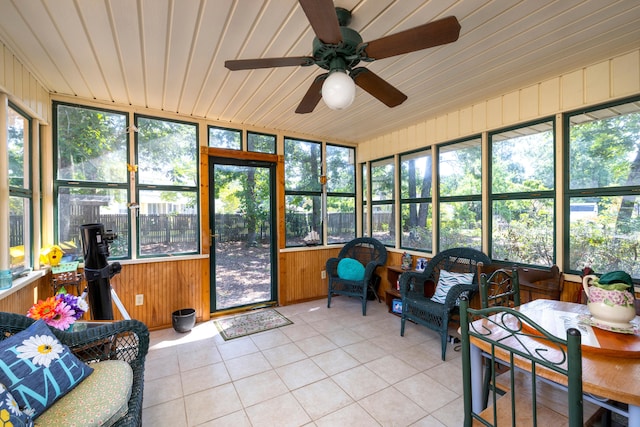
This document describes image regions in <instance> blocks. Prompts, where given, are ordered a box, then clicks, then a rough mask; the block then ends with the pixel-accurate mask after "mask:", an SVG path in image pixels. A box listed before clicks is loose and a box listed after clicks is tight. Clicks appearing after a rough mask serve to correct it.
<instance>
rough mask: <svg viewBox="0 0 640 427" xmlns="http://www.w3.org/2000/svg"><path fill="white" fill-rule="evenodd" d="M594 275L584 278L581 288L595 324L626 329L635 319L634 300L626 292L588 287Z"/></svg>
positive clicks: (594, 277) (629, 293)
mask: <svg viewBox="0 0 640 427" xmlns="http://www.w3.org/2000/svg"><path fill="white" fill-rule="evenodd" d="M596 278H597V276H595V275H588V276H584V278H583V279H582V287H583V288H584V292H585V293H586V294H587V298H588V302H587V307H589V311H590V312H591V315H592V316H593V320H594V321H595V322H597V323H601V324H604V325H605V326H611V327H614V328H628V327H629V326H630V323H629V322H631V320H633V319H634V318H635V317H636V310H635V306H634V298H633V295H632V294H631V292H629V291H628V290H624V291H619V290H608V289H603V288H600V287H598V286H590V284H591V282H592V281H593V280H594V279H596Z"/></svg>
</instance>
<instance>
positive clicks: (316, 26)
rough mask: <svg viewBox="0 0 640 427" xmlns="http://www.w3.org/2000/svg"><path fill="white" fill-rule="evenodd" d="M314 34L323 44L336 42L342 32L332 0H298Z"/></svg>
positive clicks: (338, 40)
mask: <svg viewBox="0 0 640 427" xmlns="http://www.w3.org/2000/svg"><path fill="white" fill-rule="evenodd" d="M298 2H299V3H300V6H301V7H302V10H303V11H304V13H305V15H307V19H308V20H309V23H310V24H311V28H313V31H314V32H315V33H316V36H317V37H318V38H319V39H320V41H321V42H323V43H324V44H338V43H340V42H341V41H342V33H341V32H340V25H339V24H338V16H337V15H336V8H335V6H334V5H333V0H298Z"/></svg>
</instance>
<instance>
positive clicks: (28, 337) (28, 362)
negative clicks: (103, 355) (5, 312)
mask: <svg viewBox="0 0 640 427" xmlns="http://www.w3.org/2000/svg"><path fill="white" fill-rule="evenodd" d="M91 372H93V368H91V367H90V366H88V365H87V364H86V363H84V362H83V361H81V360H80V359H78V358H77V357H76V356H75V355H74V354H73V353H72V352H71V351H70V350H69V347H67V346H66V345H64V344H62V343H61V342H60V341H59V340H58V338H56V336H55V335H54V334H53V333H52V332H51V330H50V329H49V327H48V326H47V324H46V323H45V322H44V320H38V321H36V322H34V323H33V324H32V325H31V326H29V327H28V328H27V329H25V330H24V331H21V332H18V333H17V334H15V335H13V336H10V337H9V338H7V339H5V340H4V341H0V383H2V384H4V385H5V386H6V387H7V388H8V389H9V391H10V392H11V395H12V396H13V398H14V399H15V400H16V402H17V404H18V407H19V408H20V410H22V411H23V412H25V413H26V414H28V415H30V416H31V417H34V418H36V417H37V416H38V415H40V414H41V413H43V412H44V411H45V410H46V409H47V408H48V407H49V406H51V405H52V404H53V402H55V401H56V400H58V399H59V398H61V397H62V396H64V395H65V394H67V393H68V392H69V391H70V390H72V389H73V388H74V387H75V386H77V385H78V384H80V383H81V382H82V380H84V379H85V378H86V377H87V376H88V375H90V374H91Z"/></svg>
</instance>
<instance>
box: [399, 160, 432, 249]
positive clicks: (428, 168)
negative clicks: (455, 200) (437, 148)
mask: <svg viewBox="0 0 640 427" xmlns="http://www.w3.org/2000/svg"><path fill="white" fill-rule="evenodd" d="M431 172H432V160H431V149H427V150H421V151H417V152H413V153H407V154H403V155H401V156H400V191H401V196H400V210H401V215H402V234H401V237H400V239H401V242H400V246H401V247H402V248H406V249H417V250H423V251H430V250H431V249H432V246H433V244H432V242H433V232H432V230H433V211H432V202H433V200H432V174H431Z"/></svg>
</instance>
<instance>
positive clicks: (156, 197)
mask: <svg viewBox="0 0 640 427" xmlns="http://www.w3.org/2000/svg"><path fill="white" fill-rule="evenodd" d="M136 122H137V123H136V125H137V128H138V133H137V136H138V137H137V143H138V144H137V149H138V158H137V165H138V174H137V176H138V186H137V189H138V208H139V212H138V230H139V233H138V236H139V239H138V253H139V255H141V256H151V255H166V254H178V253H192V252H197V251H198V228H199V223H198V187H197V185H198V156H197V153H198V133H197V126H196V125H195V124H190V123H182V122H176V121H168V120H160V119H154V118H150V117H137V118H136Z"/></svg>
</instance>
